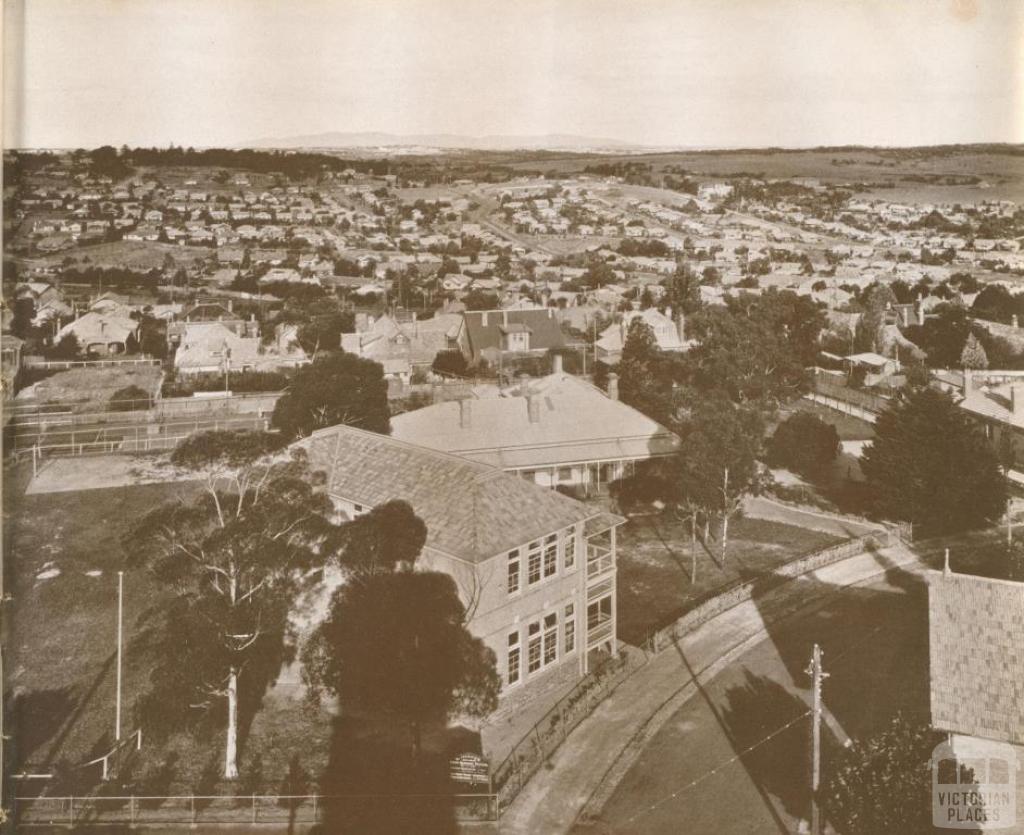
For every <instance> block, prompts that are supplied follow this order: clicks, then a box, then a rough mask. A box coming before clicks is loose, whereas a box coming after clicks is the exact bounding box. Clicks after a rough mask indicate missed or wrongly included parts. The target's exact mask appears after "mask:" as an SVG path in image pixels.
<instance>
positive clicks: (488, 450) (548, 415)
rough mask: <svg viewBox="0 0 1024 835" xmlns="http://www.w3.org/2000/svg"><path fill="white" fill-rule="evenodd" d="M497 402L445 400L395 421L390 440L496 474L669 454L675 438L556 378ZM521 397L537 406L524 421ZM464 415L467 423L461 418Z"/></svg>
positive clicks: (571, 380)
mask: <svg viewBox="0 0 1024 835" xmlns="http://www.w3.org/2000/svg"><path fill="white" fill-rule="evenodd" d="M524 385H526V390H524V388H523V385H520V386H517V387H515V388H514V389H511V390H506V391H504V392H502V396H499V397H490V398H479V399H470V400H468V401H466V402H464V403H459V402H447V403H437V404H434V405H433V406H426V407H424V408H422V409H415V410H413V411H411V412H405V413H404V414H401V415H396V416H395V417H394V418H392V420H391V427H392V429H391V431H392V434H393V436H394V437H396V438H400V439H402V440H404V441H409V442H411V443H416V444H422V445H423V446H427V447H431V448H432V449H439V450H443V451H445V452H452V453H456V454H458V455H461V456H464V457H467V458H472V459H473V460H474V461H482V462H484V463H487V464H491V465H493V466H495V467H501V468H502V469H529V468H534V467H544V466H549V467H550V466H564V465H567V464H573V463H581V462H592V461H615V460H622V459H642V458H650V457H655V456H661V455H668V454H671V453H672V452H674V451H675V450H676V449H677V448H678V444H679V439H678V438H677V437H676V436H675V435H674V434H673V433H672V432H670V431H669V430H668V429H666V428H665V427H664V426H662V425H661V424H659V423H657V422H655V421H653V420H651V419H650V418H648V417H647V416H646V415H643V414H641V413H640V412H638V411H637V410H636V409H634V408H632V407H630V406H627V405H626V404H625V403H622V402H620V401H618V400H612V399H611V398H609V397H608V396H607V395H606V394H605V393H604V392H602V391H601V390H600V389H598V388H595V387H594V386H592V385H590V384H589V383H587V382H585V381H583V380H580V379H578V378H576V377H573V376H571V375H569V374H564V373H556V374H551V375H549V376H547V377H544V378H542V379H540V380H534V381H531V382H530V383H529V384H524ZM527 391H529V394H530V396H531V397H534V398H536V400H537V406H538V407H539V409H538V411H537V413H536V416H537V417H538V418H539V419H538V420H536V421H535V422H531V421H530V414H529V406H528V401H527V396H526V394H527ZM465 409H468V410H469V416H470V419H469V425H468V426H463V425H462V421H461V420H460V415H461V413H462V410H465Z"/></svg>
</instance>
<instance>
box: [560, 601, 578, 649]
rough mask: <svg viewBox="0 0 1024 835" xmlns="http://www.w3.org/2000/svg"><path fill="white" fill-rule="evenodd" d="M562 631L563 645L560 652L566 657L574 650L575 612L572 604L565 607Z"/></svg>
mask: <svg viewBox="0 0 1024 835" xmlns="http://www.w3.org/2000/svg"><path fill="white" fill-rule="evenodd" d="M562 630H563V632H564V633H565V643H564V649H563V650H562V652H563V654H564V655H568V654H569V653H570V652H572V651H573V650H575V649H576V610H575V608H574V607H573V605H572V603H570V604H569V605H567V606H566V607H565V617H564V618H563V623H562Z"/></svg>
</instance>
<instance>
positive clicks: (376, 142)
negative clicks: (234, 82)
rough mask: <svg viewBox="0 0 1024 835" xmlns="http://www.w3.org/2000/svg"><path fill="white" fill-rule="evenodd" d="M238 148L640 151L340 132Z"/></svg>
mask: <svg viewBox="0 0 1024 835" xmlns="http://www.w3.org/2000/svg"><path fill="white" fill-rule="evenodd" d="M237 147H240V148H465V149H469V150H474V151H485V150H487V151H515V150H562V149H566V150H583V149H586V150H615V151H630V150H641V146H639V145H631V144H629V143H628V142H622V141H620V140H617V139H603V138H598V137H590V136H574V135H572V134H562V133H552V134H545V135H543V136H494V135H491V136H462V135H459V134H452V133H436V134H435V133H429V134H396V133H341V132H338V131H331V132H328V133H317V134H311V135H308V136H284V137H276V138H264V139H256V140H253V141H251V142H245V143H241V144H239V145H238V146H237Z"/></svg>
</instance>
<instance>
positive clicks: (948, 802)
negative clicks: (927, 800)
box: [931, 737, 1018, 832]
mask: <svg viewBox="0 0 1024 835" xmlns="http://www.w3.org/2000/svg"><path fill="white" fill-rule="evenodd" d="M1017 767H1018V765H1017V755H1016V751H1015V750H1014V748H1013V747H1012V746H1011V745H1007V744H1005V743H1002V742H990V741H989V740H984V739H978V738H976V737H955V738H954V739H953V740H952V741H951V742H942V743H940V744H939V745H936V746H935V748H934V750H933V751H932V756H931V778H932V823H933V825H934V826H936V827H938V828H940V829H970V830H974V831H976V832H977V831H985V832H988V831H993V830H997V829H1008V828H1010V827H1012V826H1015V825H1016V820H1017Z"/></svg>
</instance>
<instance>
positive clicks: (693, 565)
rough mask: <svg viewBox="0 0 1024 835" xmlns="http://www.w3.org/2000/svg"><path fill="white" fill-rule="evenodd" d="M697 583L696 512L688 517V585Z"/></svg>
mask: <svg viewBox="0 0 1024 835" xmlns="http://www.w3.org/2000/svg"><path fill="white" fill-rule="evenodd" d="M696 583H697V514H696V513H694V514H693V515H692V516H691V517H690V585H696Z"/></svg>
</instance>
